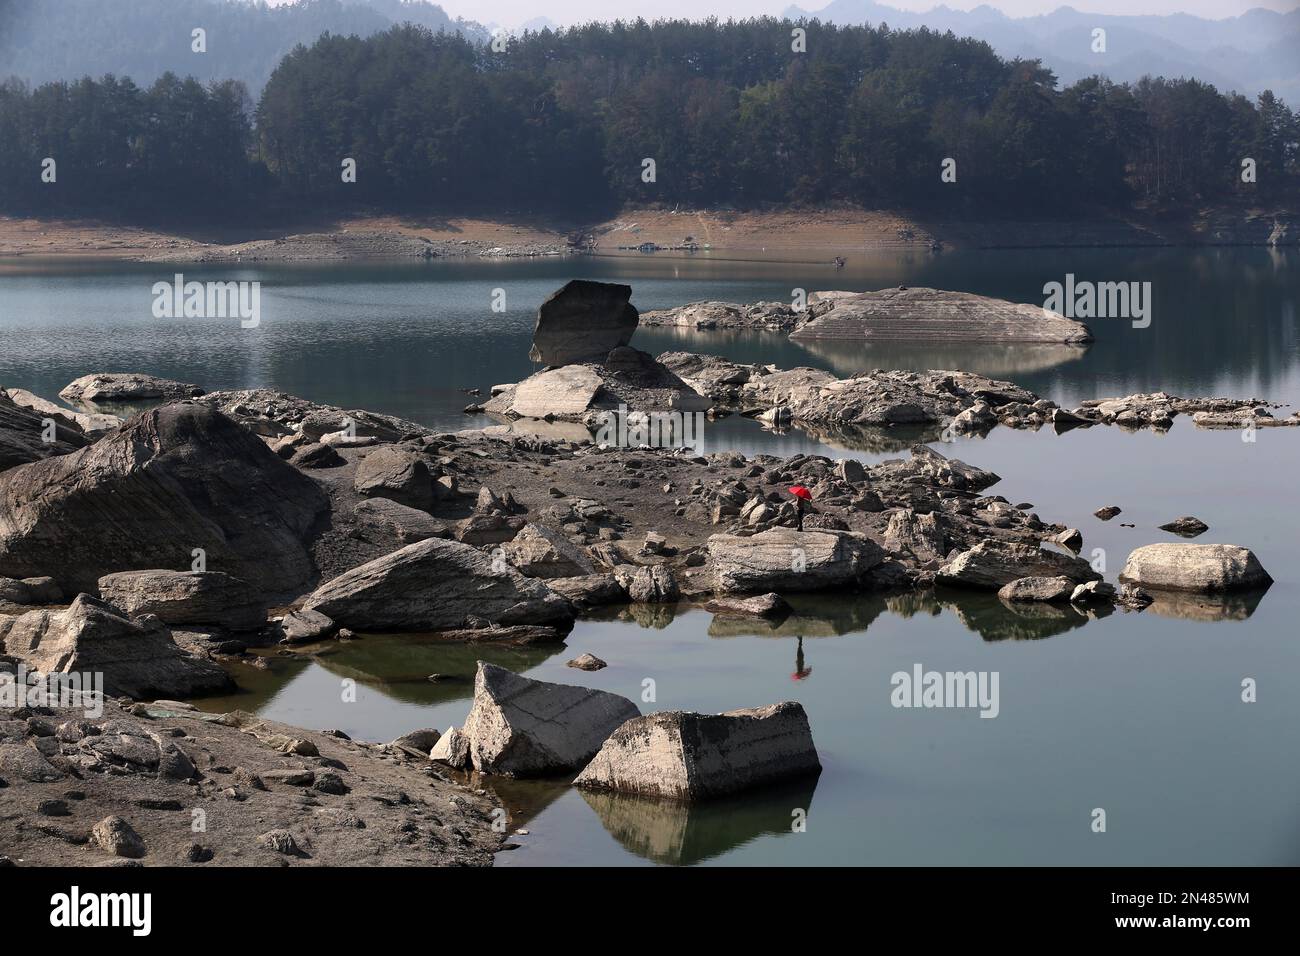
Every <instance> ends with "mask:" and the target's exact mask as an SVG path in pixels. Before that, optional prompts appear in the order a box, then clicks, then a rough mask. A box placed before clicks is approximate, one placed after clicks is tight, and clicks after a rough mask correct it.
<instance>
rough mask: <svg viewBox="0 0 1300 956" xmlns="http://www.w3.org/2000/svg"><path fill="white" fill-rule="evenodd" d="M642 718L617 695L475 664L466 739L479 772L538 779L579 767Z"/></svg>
mask: <svg viewBox="0 0 1300 956" xmlns="http://www.w3.org/2000/svg"><path fill="white" fill-rule="evenodd" d="M640 713H641V711H640V710H639V709H638V708H637V706H636V704H634V703H632V702H631V701H630V700H628V699H627V698H626V697H619V696H618V695H617V694H610V693H607V692H605V691H602V690H591V689H590V688H587V687H572V686H570V685H568V684H549V683H546V682H545V681H539V680H532V679H530V678H528V677H520V676H519V675H518V674H514V673H511V672H510V671H508V670H506V669H505V668H504V667H497V666H496V665H495V664H488V663H486V662H484V661H479V662H478V673H477V675H475V678H474V706H473V708H472V709H471V710H470V712H469V716H468V717H467V718H466V719H465V727H464V734H465V736H466V737H468V738H469V759H470V762H471V763H472V764H473V766H474V769H475V770H477V771H479V772H480V773H496V774H503V775H506V776H512V777H537V776H545V775H547V774H558V773H563V772H565V771H567V770H576V769H577V768H578V767H581V766H582V765H583V764H584V763H586V762H587V761H588V760H590V759H591V756H592V755H593V754H594V753H596V751H598V750H599V749H600V747H601V744H602V743H604V741H605V739H606V738H607V737H608V736H609V735H610V734H611V733H613V732H614V730H615V729H616V728H617V727H619V726H620V725H621V724H623V723H625V722H626V721H628V720H630V719H631V718H633V717H637V716H639V715H640ZM434 759H438V758H437V757H435V758H434Z"/></svg>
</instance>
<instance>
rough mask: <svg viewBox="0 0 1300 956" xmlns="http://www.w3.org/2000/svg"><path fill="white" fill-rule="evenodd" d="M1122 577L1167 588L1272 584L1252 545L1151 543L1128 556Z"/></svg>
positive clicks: (1215, 588)
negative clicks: (1251, 548)
mask: <svg viewBox="0 0 1300 956" xmlns="http://www.w3.org/2000/svg"><path fill="white" fill-rule="evenodd" d="M1120 580H1121V581H1128V582H1132V583H1133V584H1138V585H1141V586H1142V587H1146V588H1159V589H1161V590H1166V591H1201V592H1211V591H1245V590H1250V589H1252V588H1263V587H1267V586H1268V585H1270V584H1272V583H1273V578H1272V577H1271V576H1269V573H1268V572H1267V571H1265V570H1264V568H1263V566H1262V565H1261V564H1260V563H1259V559H1258V558H1257V557H1255V555H1254V552H1252V551H1251V550H1250V549H1249V548H1242V547H1238V546H1237V545H1235V544H1148V545H1146V546H1145V547H1141V548H1138V549H1137V550H1135V551H1134V552H1133V553H1132V554H1130V555H1129V556H1128V561H1126V562H1125V563H1124V570H1123V571H1121V572H1120Z"/></svg>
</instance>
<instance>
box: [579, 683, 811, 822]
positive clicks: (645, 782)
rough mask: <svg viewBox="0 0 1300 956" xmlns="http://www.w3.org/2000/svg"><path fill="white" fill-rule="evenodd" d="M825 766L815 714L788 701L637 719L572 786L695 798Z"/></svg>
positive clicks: (608, 743)
mask: <svg viewBox="0 0 1300 956" xmlns="http://www.w3.org/2000/svg"><path fill="white" fill-rule="evenodd" d="M820 770H821V763H820V761H819V760H818V759H817V750H816V748H815V747H814V746H813V741H812V732H811V730H810V729H809V727H808V717H807V715H806V714H805V713H804V709H803V707H802V705H800V704H797V703H793V702H791V701H786V702H784V703H780V704H772V705H770V706H767V707H755V708H751V709H745V710H730V711H727V712H726V713H722V714H707V715H706V714H692V713H686V712H683V711H669V712H666V713H659V714H650V715H649V716H646V717H636V718H634V719H632V720H629V721H628V722H627V723H625V724H623V725H622V726H621V727H619V728H618V729H617V730H615V731H614V733H613V734H612V735H611V736H610V738H609V739H608V740H606V741H605V744H604V746H602V747H601V748H600V752H599V753H597V754H596V756H595V757H594V758H593V759H592V761H591V763H589V764H588V765H587V766H586V768H584V769H583V771H582V773H580V774H578V777H577V779H576V780H574V781H573V784H574V786H576V787H583V788H587V789H593V790H615V791H621V792H624V793H635V794H639V795H641V796H647V797H659V798H666V799H671V800H682V801H687V802H691V801H696V800H706V799H710V798H715V797H721V796H725V795H726V794H729V793H736V792H738V791H741V790H748V789H751V788H754V787H759V786H763V785H764V784H769V783H772V782H774V781H777V780H781V779H784V778H787V777H795V776H801V775H804V774H813V773H818V772H820Z"/></svg>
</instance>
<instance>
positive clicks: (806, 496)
mask: <svg viewBox="0 0 1300 956" xmlns="http://www.w3.org/2000/svg"><path fill="white" fill-rule="evenodd" d="M790 494H792V495H794V506H795V511H796V512H797V513H798V515H799V530H800V531H802V530H803V515H804V510H805V509H806V508H807V502H809V501H812V492H811V491H809V490H808V489H807V488H805V487H804V486H803V485H791V486H790Z"/></svg>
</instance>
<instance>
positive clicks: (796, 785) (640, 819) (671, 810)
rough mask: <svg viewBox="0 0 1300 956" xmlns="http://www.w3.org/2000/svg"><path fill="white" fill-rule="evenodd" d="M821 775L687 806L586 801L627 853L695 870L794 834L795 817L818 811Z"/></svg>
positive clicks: (588, 796)
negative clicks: (757, 842) (760, 841)
mask: <svg viewBox="0 0 1300 956" xmlns="http://www.w3.org/2000/svg"><path fill="white" fill-rule="evenodd" d="M816 789H817V775H816V774H813V775H809V776H805V777H799V778H797V779H795V780H790V781H786V782H784V783H781V784H777V785H775V786H768V787H763V788H761V789H757V790H751V791H749V792H747V793H743V794H739V795H737V796H734V797H727V798H723V799H721V800H710V801H707V802H704V803H695V804H686V803H677V802H674V801H669V800H652V799H648V798H645V797H637V796H632V795H629V794H622V793H608V792H602V791H592V790H583V791H581V792H582V798H583V799H584V800H586V801H587V804H588V805H589V806H590V807H591V808H592V809H593V810H594V811H596V815H597V816H598V817H600V822H601V824H602V825H603V826H604V827H605V829H606V830H607V831H608V832H609V834H610V836H612V837H613V838H614V839H615V840H617V841H618V842H619V843H620V844H621V845H622V846H623V847H624V848H625V849H626V850H628V851H629V852H631V853H635V854H636V855H637V856H639V857H642V858H644V859H647V860H652V861H654V862H655V863H666V864H671V865H674V866H676V865H685V866H689V865H691V864H693V863H699V862H701V861H703V860H708V859H711V858H712V857H715V856H718V855H720V854H723V853H726V852H727V851H728V850H732V849H734V848H736V847H738V846H741V845H742V844H745V843H748V842H750V841H751V840H754V839H756V838H758V837H760V836H769V835H770V836H781V835H784V834H792V833H793V831H792V829H791V824H792V823H793V821H794V819H795V815H794V811H796V810H803V811H805V812H806V813H807V814H808V815H809V816H811V814H812V811H811V807H812V798H813V793H814V791H815V790H816Z"/></svg>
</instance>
